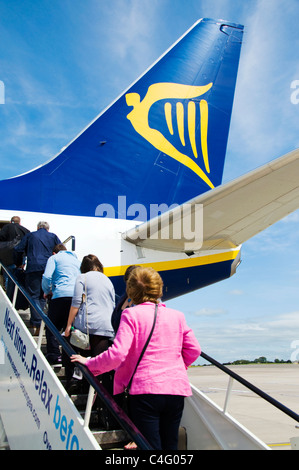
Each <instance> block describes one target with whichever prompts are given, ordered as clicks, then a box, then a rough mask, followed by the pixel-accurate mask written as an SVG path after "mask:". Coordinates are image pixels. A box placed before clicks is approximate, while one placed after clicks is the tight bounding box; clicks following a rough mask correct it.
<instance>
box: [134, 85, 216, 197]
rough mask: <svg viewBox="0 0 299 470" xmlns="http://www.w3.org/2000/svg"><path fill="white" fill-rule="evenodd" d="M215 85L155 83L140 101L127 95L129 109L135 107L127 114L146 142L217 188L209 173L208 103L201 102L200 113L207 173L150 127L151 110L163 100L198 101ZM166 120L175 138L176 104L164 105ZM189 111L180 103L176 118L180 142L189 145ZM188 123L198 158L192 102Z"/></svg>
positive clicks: (189, 104)
mask: <svg viewBox="0 0 299 470" xmlns="http://www.w3.org/2000/svg"><path fill="white" fill-rule="evenodd" d="M212 85H213V84H212V83H209V84H208V85H205V86H189V85H181V84H178V83H155V84H153V85H150V86H149V88H148V90H147V93H146V95H145V97H144V98H143V100H142V101H140V95H139V94H138V93H127V94H126V101H127V105H128V106H133V110H132V111H131V112H130V113H129V114H128V115H127V118H128V119H129V121H131V124H132V126H133V127H134V129H135V131H136V132H138V134H140V135H141V136H142V137H143V138H144V139H146V140H147V141H148V142H149V143H150V144H152V145H153V146H154V147H155V148H156V149H158V150H160V151H161V152H163V153H165V154H167V155H169V156H170V157H172V158H174V159H175V160H177V161H178V162H180V163H182V164H183V165H185V166H187V167H188V168H190V170H192V171H194V173H196V174H197V175H198V176H199V177H200V178H201V179H202V180H203V181H204V182H205V183H206V184H207V185H208V186H209V187H210V188H214V185H213V183H212V182H211V181H210V179H209V177H208V176H207V174H206V173H208V174H209V173H210V165H209V157H208V143H207V136H208V103H207V101H206V100H204V99H201V100H200V102H199V110H200V137H201V151H202V156H203V162H204V168H205V172H204V171H203V170H202V169H201V168H200V167H199V165H198V164H197V163H196V162H195V161H194V160H193V159H192V158H190V157H189V156H188V155H185V154H184V153H181V152H180V151H179V150H178V149H176V148H175V147H174V146H173V145H172V144H171V142H169V140H167V138H166V137H165V136H164V135H163V134H162V133H161V132H160V131H158V130H157V129H153V128H152V127H150V125H149V120H148V116H149V111H150V108H151V106H152V105H153V104H154V103H156V102H157V101H159V100H167V99H177V100H185V99H191V98H197V97H199V96H201V95H203V94H204V93H206V92H207V91H208V90H209V89H210V88H211V87H212ZM164 111H165V119H166V122H167V126H168V130H169V132H170V134H171V135H173V133H174V130H173V122H172V104H171V103H169V102H167V101H166V103H165V105H164ZM184 114H185V108H184V105H183V103H182V102H181V101H178V102H177V103H176V118H177V128H178V132H179V137H180V141H181V143H182V145H183V146H185V131H184V120H185V116H184ZM187 122H188V133H189V139H190V144H191V148H192V151H193V155H194V157H195V158H198V154H197V147H196V139H195V126H196V124H195V122H196V103H195V102H194V101H189V103H188V109H187Z"/></svg>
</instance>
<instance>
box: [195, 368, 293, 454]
mask: <svg viewBox="0 0 299 470" xmlns="http://www.w3.org/2000/svg"><path fill="white" fill-rule="evenodd" d="M228 367H229V369H231V370H232V371H234V372H235V373H237V374H238V375H240V376H241V377H243V378H244V379H246V380H247V381H248V382H250V383H251V384H252V385H255V386H256V387H258V388H260V389H261V390H263V391H264V392H265V393H267V394H268V395H270V396H271V397H272V398H274V399H275V400H277V401H278V402H280V403H282V404H283V405H284V406H286V407H287V408H289V409H290V410H292V411H293V412H295V413H297V414H299V364H295V363H294V364H248V365H238V366H228ZM188 376H189V380H190V382H191V383H192V385H194V386H195V387H196V388H197V389H199V390H200V391H201V392H203V393H205V394H206V395H207V396H208V397H209V398H210V399H211V400H212V401H214V402H215V403H216V404H217V405H218V406H220V407H221V409H223V407H224V404H225V398H226V391H227V387H228V383H229V376H228V375H227V374H225V373H224V372H223V371H221V370H220V369H218V368H217V367H215V366H198V367H191V368H189V369H188ZM227 412H228V413H229V414H230V415H231V416H232V417H233V418H234V419H236V420H237V421H238V422H239V423H241V424H242V425H243V426H245V427H246V428H247V429H248V430H249V431H251V432H252V433H253V434H254V435H255V436H257V437H258V438H259V439H261V440H262V441H263V442H265V443H266V444H267V445H268V446H269V447H270V449H272V450H299V422H297V421H296V420H295V419H293V418H291V417H290V416H288V415H286V414H285V413H284V412H283V411H281V410H280V409H277V408H276V407H274V406H273V405H272V404H270V403H268V402H267V401H265V400H264V399H263V398H261V397H260V396H258V395H256V394H255V393H254V392H252V391H251V390H249V389H247V388H246V387H244V386H243V385H242V384H241V383H239V382H237V381H236V380H233V384H232V389H231V393H230V398H229V402H228V407H227Z"/></svg>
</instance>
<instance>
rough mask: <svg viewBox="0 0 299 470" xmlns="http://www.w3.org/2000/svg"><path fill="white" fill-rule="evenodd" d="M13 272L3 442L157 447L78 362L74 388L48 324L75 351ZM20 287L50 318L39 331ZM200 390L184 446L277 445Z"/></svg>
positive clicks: (5, 331) (4, 317)
mask: <svg viewBox="0 0 299 470" xmlns="http://www.w3.org/2000/svg"><path fill="white" fill-rule="evenodd" d="M0 266H1V263H0ZM2 269H5V268H4V267H3V266H2ZM8 274H9V273H8ZM9 275H10V274H9ZM10 277H11V279H12V280H13V282H14V283H15V291H14V297H13V299H12V301H10V300H9V299H8V297H7V295H6V293H5V291H4V290H3V288H2V287H1V286H0V325H1V326H0V449H5V448H9V449H28V450H35V449H40V450H46V449H57V450H58V449H61V450H77V449H86V450H102V449H105V450H106V449H107V450H108V449H111V450H116V449H117V450H118V449H123V448H124V445H125V444H126V443H128V442H129V441H133V442H135V443H136V445H137V446H138V450H152V449H151V447H150V445H149V443H148V442H147V441H146V439H145V438H144V437H143V436H142V434H141V433H140V431H139V430H138V429H137V428H136V427H135V426H134V424H133V423H132V422H131V421H130V419H129V418H128V416H127V415H126V414H125V412H124V411H123V410H122V409H121V407H120V406H119V405H118V404H117V403H116V401H115V400H114V399H113V398H112V397H111V395H110V394H109V393H108V392H107V390H106V389H105V387H104V386H103V384H102V383H101V382H100V381H99V380H98V379H97V378H96V377H94V376H93V375H92V374H91V373H90V372H89V370H88V369H87V368H86V367H84V366H82V365H80V364H78V365H77V366H76V367H77V368H78V372H79V375H82V380H78V382H77V385H76V388H75V390H69V393H68V392H67V390H66V378H65V370H64V367H62V366H60V365H59V366H51V365H50V364H49V363H48V361H47V360H46V357H45V352H46V337H45V327H47V328H49V329H50V330H51V332H52V333H53V334H54V335H55V337H56V339H57V341H58V342H59V343H60V346H61V348H63V350H64V352H65V353H66V354H67V355H68V356H71V355H72V354H73V353H74V351H73V349H72V347H71V346H70V345H69V343H68V342H67V341H66V340H65V339H64V337H63V336H62V335H61V334H60V332H59V331H58V330H57V329H56V327H55V326H54V325H53V324H52V323H51V321H50V320H49V319H48V318H47V316H46V315H45V314H44V313H43V312H42V311H41V309H40V308H39V306H37V305H36V304H35V303H34V302H33V300H32V299H31V298H30V297H29V296H28V295H27V293H26V291H25V290H24V288H23V287H22V286H21V285H20V284H19V283H18V282H17V281H16V279H15V278H14V276H11V275H10ZM20 293H21V294H22V295H23V296H25V298H26V299H27V301H28V305H30V306H31V308H34V309H35V310H36V311H37V313H38V314H39V315H40V317H41V319H42V324H41V328H40V331H39V335H38V336H32V334H31V333H30V331H29V328H28V327H29V319H30V313H29V309H27V310H25V311H22V310H20V309H18V310H17V309H16V308H15V307H17V305H16V302H17V299H18V295H20ZM202 355H203V357H204V358H205V359H207V360H208V361H210V362H212V363H214V365H216V366H217V367H220V368H222V369H223V370H224V371H225V372H226V373H228V374H230V375H231V374H232V372H231V371H229V370H228V369H227V370H225V368H224V366H222V365H221V364H218V363H216V361H214V360H213V359H212V358H210V357H209V356H206V355H205V354H204V353H202ZM232 378H234V379H236V380H239V381H240V380H242V379H241V378H240V377H238V376H234V377H232ZM243 384H244V385H246V386H247V387H248V388H250V389H251V390H253V391H254V392H255V393H257V394H258V395H260V396H262V397H263V398H264V399H266V400H267V401H270V402H271V400H272V399H271V397H268V396H266V394H264V393H263V392H262V391H261V390H258V389H255V387H253V386H252V385H251V384H249V383H245V381H243ZM192 393H193V394H192V397H188V398H187V399H186V400H185V408H184V413H183V418H182V421H181V428H180V438H179V450H191V451H193V450H261V449H262V450H269V447H268V446H267V445H266V444H264V443H263V442H261V441H260V440H259V439H258V438H257V437H256V436H254V435H253V434H252V433H251V432H250V431H249V430H247V429H246V428H244V426H242V425H241V424H240V423H238V422H237V421H236V420H234V419H233V418H232V417H231V416H230V415H229V414H228V413H227V412H226V410H223V409H220V408H219V407H218V406H217V405H216V404H215V403H213V402H212V401H211V400H210V399H209V398H208V397H207V396H206V395H204V394H203V393H202V392H201V391H200V390H198V389H196V388H195V387H193V386H192ZM272 404H273V405H274V406H276V407H277V408H280V409H281V410H282V411H283V412H285V413H287V414H289V415H290V416H291V417H292V418H294V419H295V420H296V421H297V422H298V421H299V417H298V415H296V414H295V413H293V412H292V411H291V410H288V409H285V407H284V406H283V405H281V404H280V403H277V402H275V400H272Z"/></svg>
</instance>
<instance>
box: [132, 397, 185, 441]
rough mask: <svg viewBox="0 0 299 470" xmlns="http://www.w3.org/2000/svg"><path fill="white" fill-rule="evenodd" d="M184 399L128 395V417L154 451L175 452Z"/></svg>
mask: <svg viewBox="0 0 299 470" xmlns="http://www.w3.org/2000/svg"><path fill="white" fill-rule="evenodd" d="M183 409H184V397H182V396H180V395H148V394H146V395H130V398H129V416H130V419H131V420H132V421H133V423H134V424H135V426H136V427H137V428H138V429H139V431H140V432H141V433H142V434H143V436H144V437H145V438H146V439H147V441H148V442H149V444H150V445H151V446H152V447H153V449H156V450H177V447H178V434H179V427H180V422H181V418H182V414H183Z"/></svg>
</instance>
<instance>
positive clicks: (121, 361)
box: [86, 302, 201, 396]
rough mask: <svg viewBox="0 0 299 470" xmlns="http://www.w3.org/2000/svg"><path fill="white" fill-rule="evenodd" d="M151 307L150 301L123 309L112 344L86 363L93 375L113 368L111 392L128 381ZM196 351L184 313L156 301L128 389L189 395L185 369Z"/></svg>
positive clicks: (137, 391)
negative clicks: (112, 387)
mask: <svg viewBox="0 0 299 470" xmlns="http://www.w3.org/2000/svg"><path fill="white" fill-rule="evenodd" d="M154 310H155V304H153V303H151V302H145V303H143V304H139V305H137V306H136V307H131V308H129V309H126V310H124V311H123V313H122V316H121V322H120V326H119V329H118V331H117V334H116V336H115V339H114V343H113V345H112V346H111V347H110V348H109V349H108V350H107V351H104V352H103V353H102V354H100V355H99V356H96V357H93V358H91V359H89V360H88V361H87V363H86V366H87V367H88V369H89V370H90V371H91V372H92V373H93V374H94V375H100V374H103V373H104V372H108V371H110V370H112V369H115V377H114V394H118V393H122V392H123V391H124V389H125V387H126V386H127V385H128V383H129V381H130V378H131V376H132V374H133V372H134V370H135V366H136V364H137V361H138V358H139V356H140V353H141V351H142V349H143V346H144V344H145V342H146V340H147V338H148V335H149V333H150V331H151V328H152V324H153V319H154ZM200 353H201V349H200V346H199V344H198V341H197V339H196V338H195V336H194V333H193V331H192V330H191V328H189V327H188V326H187V324H186V320H185V317H184V314H183V313H182V312H179V311H177V310H173V309H170V308H166V306H165V305H164V304H159V307H158V313H157V321H156V325H155V329H154V332H153V335H152V337H151V340H150V343H149V345H148V347H147V349H146V351H145V353H144V356H143V358H142V360H141V362H140V363H139V366H138V368H137V371H136V373H135V375H134V378H133V382H132V385H131V389H130V393H131V394H132V395H138V394H167V395H182V396H189V395H191V394H192V392H191V387H190V384H189V380H188V377H187V371H186V369H187V367H188V366H189V365H191V364H192V363H193V362H194V361H195V360H196V359H197V358H198V356H199V355H200Z"/></svg>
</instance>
